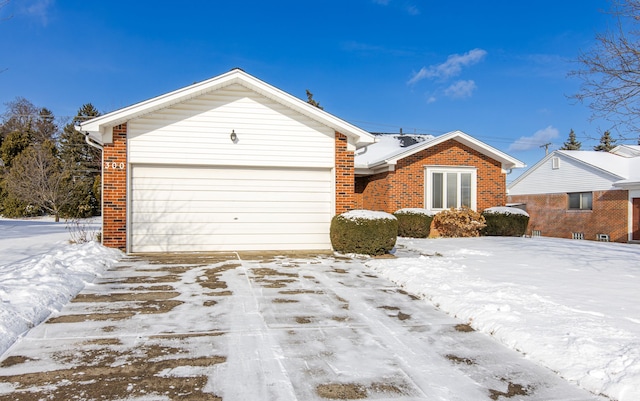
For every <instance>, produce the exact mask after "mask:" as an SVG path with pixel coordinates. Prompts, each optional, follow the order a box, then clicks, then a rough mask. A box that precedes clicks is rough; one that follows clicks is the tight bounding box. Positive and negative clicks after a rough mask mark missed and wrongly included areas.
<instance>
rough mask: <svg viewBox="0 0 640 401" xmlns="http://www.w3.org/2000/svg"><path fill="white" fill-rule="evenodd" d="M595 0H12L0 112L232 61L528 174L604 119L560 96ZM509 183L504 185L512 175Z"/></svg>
mask: <svg viewBox="0 0 640 401" xmlns="http://www.w3.org/2000/svg"><path fill="white" fill-rule="evenodd" d="M608 7H609V4H608V2H607V1H606V0H553V1H551V0H537V1H526V2H525V1H516V0H484V1H476V0H468V1H442V0H437V1H432V0H324V1H323V0H319V1H304V0H284V1H274V2H268V1H243V0H233V1H189V0H184V1H182V2H158V1H153V2H151V1H131V0H127V1H119V0H112V1H100V2H94V1H74V0H68V1H61V0H59V1H55V0H10V2H9V3H8V4H7V5H5V6H4V7H2V8H1V9H0V18H1V20H0V70H1V71H2V72H1V73H0V103H1V104H2V106H0V110H4V104H5V103H6V102H8V101H12V100H14V99H15V98H16V97H18V96H20V97H24V98H26V99H28V100H29V101H31V102H32V103H34V104H35V105H36V106H39V107H47V108H49V109H51V110H52V111H53V112H54V113H55V115H56V116H58V117H61V118H64V117H66V116H73V115H75V113H76V112H77V110H78V108H79V107H80V106H81V105H82V104H84V103H89V102H90V103H93V104H94V106H96V107H97V108H98V109H99V110H100V111H101V112H109V111H112V110H115V109H118V108H120V107H124V106H127V105H130V104H133V103H136V102H139V101H142V100H146V99H148V98H151V97H154V96H157V95H161V94H163V93H166V92H168V91H171V90H174V89H178V88H181V87H183V86H186V85H189V84H192V83H194V82H197V81H201V80H204V79H207V78H211V77H213V76H216V75H219V74H221V73H224V72H226V71H229V70H230V69H231V68H234V67H240V68H242V69H244V70H245V71H246V72H248V73H250V74H252V75H254V76H256V77H258V78H260V79H262V80H264V81H266V82H268V83H270V84H272V85H274V86H276V87H278V88H280V89H282V90H284V91H286V92H288V93H290V94H292V95H295V96H297V97H300V98H303V99H306V97H305V90H306V89H309V90H310V91H311V92H313V94H314V98H315V99H316V100H317V101H319V102H320V104H321V105H322V106H323V107H324V109H325V110H326V111H328V112H330V113H333V114H335V115H336V116H338V117H340V118H343V119H344V120H346V121H349V122H351V123H353V124H355V125H357V126H359V127H361V128H363V129H366V130H368V131H372V132H398V131H399V130H400V128H402V129H403V131H404V132H407V133H413V132H418V133H429V134H434V135H439V134H442V133H445V132H448V131H452V130H462V131H464V132H466V133H467V134H469V135H472V136H474V137H476V138H478V139H480V140H482V141H484V142H486V143H488V144H490V145H492V146H494V147H496V148H498V149H500V150H502V151H504V152H507V153H509V154H510V155H512V156H513V157H516V158H518V159H520V160H522V161H524V162H525V163H527V165H529V166H531V165H533V164H534V163H535V162H537V161H538V160H539V159H541V158H542V157H544V149H542V148H540V145H542V144H544V143H547V142H551V143H552V144H553V145H552V146H551V147H550V149H551V150H552V149H557V148H558V147H560V146H562V143H563V142H564V141H565V140H566V139H567V136H568V133H569V130H570V129H574V131H575V132H576V134H577V136H578V140H580V141H582V143H583V149H590V148H591V147H592V146H594V145H596V144H597V142H598V139H599V137H600V135H601V133H602V131H603V130H605V129H607V128H609V125H608V124H607V123H605V122H602V121H595V122H590V121H589V116H590V111H589V109H588V108H587V106H586V105H580V104H577V105H576V104H574V102H572V101H571V100H569V99H568V98H567V95H570V94H573V93H575V92H576V91H577V90H578V88H579V82H578V81H576V80H575V79H574V78H568V77H567V72H568V71H570V70H571V69H575V68H576V67H577V65H576V64H572V62H571V61H572V60H575V58H576V56H577V54H578V52H579V51H580V50H587V49H589V48H590V47H591V46H593V45H594V43H595V42H594V36H595V34H596V33H597V32H602V31H603V30H605V29H606V27H607V25H608V24H610V23H611V21H610V19H609V17H608V16H607V15H606V14H604V13H603V12H602V11H603V10H606V9H608ZM512 178H513V177H510V179H512Z"/></svg>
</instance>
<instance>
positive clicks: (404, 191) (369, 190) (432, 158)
mask: <svg viewBox="0 0 640 401" xmlns="http://www.w3.org/2000/svg"><path fill="white" fill-rule="evenodd" d="M436 165H437V166H474V167H476V168H477V179H478V180H477V208H478V210H484V209H486V208H488V207H492V206H502V205H504V204H505V202H506V175H505V174H504V173H503V172H502V165H501V163H500V162H499V161H496V160H493V159H491V158H490V157H489V156H487V155H484V154H482V153H480V152H477V151H475V150H473V149H471V148H469V147H468V146H466V145H463V144H461V143H460V142H458V141H455V140H449V141H446V142H443V143H441V144H439V145H436V146H433V147H431V148H429V149H425V150H423V151H421V152H418V153H416V154H413V155H411V156H408V157H405V158H404V159H401V160H399V161H398V164H397V165H396V167H395V171H389V172H385V173H381V174H376V175H373V176H369V177H358V179H357V185H356V188H357V192H358V193H359V196H360V197H361V199H362V200H361V202H360V204H361V207H362V208H363V209H370V210H381V211H385V212H388V213H393V212H395V211H396V210H398V209H402V208H407V207H417V208H423V207H425V206H426V205H425V204H424V172H425V171H424V170H425V166H436ZM359 206H360V205H359Z"/></svg>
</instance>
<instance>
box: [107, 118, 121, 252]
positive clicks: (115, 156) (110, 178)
mask: <svg viewBox="0 0 640 401" xmlns="http://www.w3.org/2000/svg"><path fill="white" fill-rule="evenodd" d="M103 148H104V150H103V166H102V243H103V244H104V245H105V246H108V247H110V248H118V249H122V250H125V249H126V246H127V242H126V238H127V235H126V234H127V124H121V125H118V126H115V127H113V143H109V144H105V145H104V146H103Z"/></svg>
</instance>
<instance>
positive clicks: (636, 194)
mask: <svg viewBox="0 0 640 401" xmlns="http://www.w3.org/2000/svg"><path fill="white" fill-rule="evenodd" d="M635 198H640V189H633V190H629V204H628V208H629V209H628V212H627V241H633V199H635Z"/></svg>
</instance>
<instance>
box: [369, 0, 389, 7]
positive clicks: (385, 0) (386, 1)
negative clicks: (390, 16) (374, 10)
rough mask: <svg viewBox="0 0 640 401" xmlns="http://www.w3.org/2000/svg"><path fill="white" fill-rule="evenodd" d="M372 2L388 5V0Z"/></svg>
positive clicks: (374, 0)
mask: <svg viewBox="0 0 640 401" xmlns="http://www.w3.org/2000/svg"><path fill="white" fill-rule="evenodd" d="M373 2H374V3H376V4H381V5H383V6H388V5H389V0H373Z"/></svg>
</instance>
